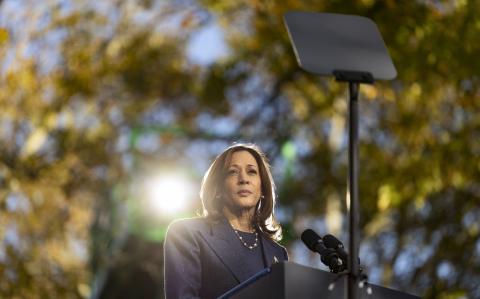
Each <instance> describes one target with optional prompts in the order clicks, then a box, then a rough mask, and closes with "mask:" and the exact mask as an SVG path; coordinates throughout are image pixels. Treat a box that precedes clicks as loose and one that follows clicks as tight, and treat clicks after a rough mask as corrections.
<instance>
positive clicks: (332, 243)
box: [323, 235, 343, 248]
mask: <svg viewBox="0 0 480 299" xmlns="http://www.w3.org/2000/svg"><path fill="white" fill-rule="evenodd" d="M323 243H324V244H325V246H327V247H328V248H338V247H341V248H343V244H342V242H340V240H339V239H337V238H335V237H334V236H332V235H325V236H324V237H323Z"/></svg>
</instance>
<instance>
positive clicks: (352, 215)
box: [347, 82, 360, 299]
mask: <svg viewBox="0 0 480 299" xmlns="http://www.w3.org/2000/svg"><path fill="white" fill-rule="evenodd" d="M359 88H360V83H359V82H348V89H349V97H350V99H349V103H348V111H349V119H348V125H349V134H348V165H349V167H348V193H347V194H348V205H349V245H348V246H349V253H350V258H349V259H348V270H349V275H348V288H347V298H348V299H358V298H359V296H358V276H359V265H358V244H359V242H358V239H359V236H358V225H359V219H358V218H359V217H358V213H359V211H358V208H359V207H358V91H359Z"/></svg>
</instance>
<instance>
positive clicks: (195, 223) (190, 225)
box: [167, 217, 209, 233]
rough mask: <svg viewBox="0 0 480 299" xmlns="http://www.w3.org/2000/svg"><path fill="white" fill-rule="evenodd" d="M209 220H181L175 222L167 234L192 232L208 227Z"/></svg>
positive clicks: (198, 218) (201, 218)
mask: <svg viewBox="0 0 480 299" xmlns="http://www.w3.org/2000/svg"><path fill="white" fill-rule="evenodd" d="M208 223H209V219H208V218H205V217H193V218H180V219H175V220H173V221H172V222H171V223H170V224H169V225H168V228H167V232H170V233H171V232H174V231H175V232H179V231H191V230H198V229H200V230H201V229H203V228H205V227H207V225H208Z"/></svg>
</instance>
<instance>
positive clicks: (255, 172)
mask: <svg viewBox="0 0 480 299" xmlns="http://www.w3.org/2000/svg"><path fill="white" fill-rule="evenodd" d="M248 173H249V174H257V171H256V170H254V169H252V170H249V171H248Z"/></svg>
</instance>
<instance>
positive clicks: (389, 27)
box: [0, 0, 480, 299]
mask: <svg viewBox="0 0 480 299" xmlns="http://www.w3.org/2000/svg"><path fill="white" fill-rule="evenodd" d="M290 10H301V11H313V12H332V13H344V14H356V15H361V16H366V17H369V18H371V19H372V20H374V21H375V22H376V23H377V25H378V27H379V29H380V31H381V33H382V35H383V38H384V40H385V43H386V45H387V47H388V49H389V52H390V54H391V56H392V59H393V61H394V63H395V65H396V68H397V71H398V76H397V78H396V79H395V80H393V81H389V82H378V83H375V85H362V86H361V89H360V92H361V94H360V205H361V216H360V220H361V240H362V242H361V247H360V258H361V261H362V264H363V265H364V268H365V272H366V273H367V274H368V275H369V280H370V282H372V283H375V284H380V285H384V286H387V287H391V288H395V289H399V290H402V291H407V292H410V293H414V294H417V295H420V296H422V297H423V298H442V299H447V298H448V299H455V298H480V284H479V281H480V227H479V225H480V223H479V219H480V159H479V156H480V141H479V140H480V76H479V70H480V59H479V53H480V43H479V42H478V39H479V36H480V16H479V14H480V1H477V0H473V1H467V0H444V1H441V0H438V1H434V0H430V1H428V0H416V1H413V0H412V1H393V0H384V1H380V0H354V1H339V0H337V1H334V0H330V1H322V0H286V1H265V0H264V1H260V0H242V1H233V0H203V1H202V0H198V1H195V0H170V1H162V0H136V1H134V0H108V1H95V0H43V1H36V0H24V1H16V0H3V1H1V0H0V76H1V78H0V240H1V242H0V297H1V298H163V273H162V272H163V269H162V267H163V256H162V255H163V253H162V248H163V245H162V243H163V239H164V235H165V230H166V227H167V225H168V223H169V222H170V221H172V220H173V219H175V218H180V217H193V216H195V215H197V213H198V212H200V211H201V204H200V201H199V196H198V191H199V187H200V182H201V179H202V176H203V174H204V172H205V171H206V170H207V168H208V166H209V164H210V162H211V161H212V160H213V158H214V157H215V156H216V155H217V154H219V153H220V152H221V151H222V150H223V149H224V148H225V147H227V146H228V145H230V144H232V142H255V143H257V144H258V145H260V147H261V148H263V149H264V150H265V151H266V153H267V155H268V157H269V158H270V162H271V164H272V166H273V173H274V179H275V181H276V183H277V187H278V188H277V193H278V205H277V208H276V215H277V218H278V220H279V221H280V222H281V224H282V226H283V229H284V230H283V231H284V238H283V241H282V244H284V245H285V246H287V248H288V251H289V254H290V259H291V260H293V261H294V262H297V263H301V264H304V265H309V266H312V267H320V268H322V269H326V268H325V267H324V266H322V265H321V264H320V262H319V258H318V256H316V255H315V254H313V253H310V252H309V251H308V249H307V248H306V247H305V246H304V245H303V244H301V243H300V242H299V235H300V233H301V232H302V231H303V230H304V229H305V228H313V229H315V230H316V231H317V232H318V233H319V234H321V235H323V234H326V233H332V234H335V235H336V236H337V237H339V238H340V239H341V240H343V241H344V243H345V244H346V245H347V244H348V234H347V233H348V231H347V225H348V219H347V217H346V215H347V214H346V213H347V209H346V201H345V190H346V181H347V161H348V157H347V146H348V144H347V137H348V135H347V130H346V129H347V128H346V126H345V124H346V108H347V102H346V98H347V86H346V84H344V83H338V82H335V81H334V80H333V79H332V78H323V77H318V76H314V75H310V74H307V73H305V72H303V71H301V70H300V69H299V68H298V66H297V63H296V61H295V57H294V53H293V50H292V48H291V45H290V42H289V40H288V36H287V32H286V29H285V27H284V24H283V14H284V13H285V12H287V11H290Z"/></svg>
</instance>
